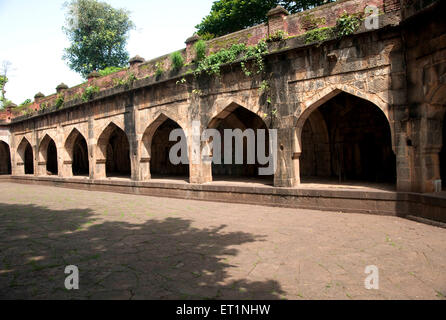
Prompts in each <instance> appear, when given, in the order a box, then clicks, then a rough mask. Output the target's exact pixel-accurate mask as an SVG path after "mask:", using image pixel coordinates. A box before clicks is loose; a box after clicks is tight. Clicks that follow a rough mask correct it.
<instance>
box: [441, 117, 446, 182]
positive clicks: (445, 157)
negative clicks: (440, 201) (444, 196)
mask: <svg viewBox="0 0 446 320" xmlns="http://www.w3.org/2000/svg"><path fill="white" fill-rule="evenodd" d="M440 175H441V182H442V188H443V190H446V114H445V116H444V119H443V147H442V148H441V152H440Z"/></svg>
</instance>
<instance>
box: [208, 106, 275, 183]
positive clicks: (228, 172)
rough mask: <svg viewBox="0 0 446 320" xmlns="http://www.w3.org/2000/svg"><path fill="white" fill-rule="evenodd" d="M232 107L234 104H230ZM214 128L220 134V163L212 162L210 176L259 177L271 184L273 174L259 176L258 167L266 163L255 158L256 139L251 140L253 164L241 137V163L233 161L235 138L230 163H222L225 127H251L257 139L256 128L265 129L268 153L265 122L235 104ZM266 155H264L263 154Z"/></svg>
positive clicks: (236, 178)
mask: <svg viewBox="0 0 446 320" xmlns="http://www.w3.org/2000/svg"><path fill="white" fill-rule="evenodd" d="M232 108H234V106H232ZM215 129H217V130H218V131H219V132H220V135H221V157H222V159H221V164H215V163H213V164H212V176H213V177H214V178H216V180H218V179H227V178H229V179H235V180H238V179H242V180H243V179H245V178H248V179H260V180H262V182H264V183H267V184H272V183H273V180H274V175H268V176H260V175H259V168H260V167H267V165H261V164H259V163H258V161H257V160H258V158H257V140H256V141H255V142H253V145H254V147H255V155H256V157H255V158H256V161H255V163H254V164H248V161H247V139H246V138H244V139H243V164H236V162H235V152H236V147H235V143H236V140H235V139H233V141H232V146H233V147H232V162H231V163H232V164H225V163H224V143H225V139H224V130H225V129H232V130H234V129H240V130H241V131H242V132H243V131H245V130H246V129H252V130H254V132H255V133H256V135H255V137H256V139H257V130H258V129H263V130H266V131H265V132H266V134H265V137H266V139H265V150H266V152H267V153H268V154H269V138H268V137H269V135H268V130H267V127H266V124H265V122H264V121H263V120H262V119H261V118H260V117H259V116H258V115H256V114H255V113H253V112H251V111H249V110H248V109H246V108H243V107H241V106H237V107H236V108H235V109H234V110H233V111H232V112H231V113H230V114H228V115H227V116H226V117H225V118H224V119H221V120H219V121H218V122H217V124H216V126H215ZM265 156H266V155H265Z"/></svg>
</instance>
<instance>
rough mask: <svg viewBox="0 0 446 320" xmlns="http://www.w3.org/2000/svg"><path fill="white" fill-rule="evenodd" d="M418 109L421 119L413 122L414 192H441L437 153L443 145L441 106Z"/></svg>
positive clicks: (442, 112) (425, 105)
mask: <svg viewBox="0 0 446 320" xmlns="http://www.w3.org/2000/svg"><path fill="white" fill-rule="evenodd" d="M420 109H421V119H415V120H413V123H414V126H415V130H416V132H417V134H416V138H415V146H414V148H415V150H414V167H415V180H416V181H415V190H414V191H418V192H435V191H441V177H440V157H439V153H440V151H441V147H442V145H443V144H442V139H443V132H442V120H443V114H444V111H443V108H442V106H438V105H428V104H424V105H421V106H420Z"/></svg>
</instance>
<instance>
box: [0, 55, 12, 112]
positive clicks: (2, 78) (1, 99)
mask: <svg viewBox="0 0 446 320" xmlns="http://www.w3.org/2000/svg"><path fill="white" fill-rule="evenodd" d="M10 66H11V62H9V61H3V62H2V67H1V69H0V109H4V108H5V107H6V106H7V105H8V104H10V103H11V101H9V100H8V99H6V96H5V94H6V90H5V87H6V84H7V83H8V70H9V67H10Z"/></svg>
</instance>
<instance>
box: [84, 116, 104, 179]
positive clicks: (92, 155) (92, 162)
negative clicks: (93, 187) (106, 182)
mask: <svg viewBox="0 0 446 320" xmlns="http://www.w3.org/2000/svg"><path fill="white" fill-rule="evenodd" d="M87 147H88V157H89V159H88V166H89V171H90V179H101V178H105V162H104V163H103V164H102V163H96V162H97V155H96V149H97V141H96V138H95V131H94V119H93V117H92V116H89V117H88V137H87ZM101 169H102V170H101Z"/></svg>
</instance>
